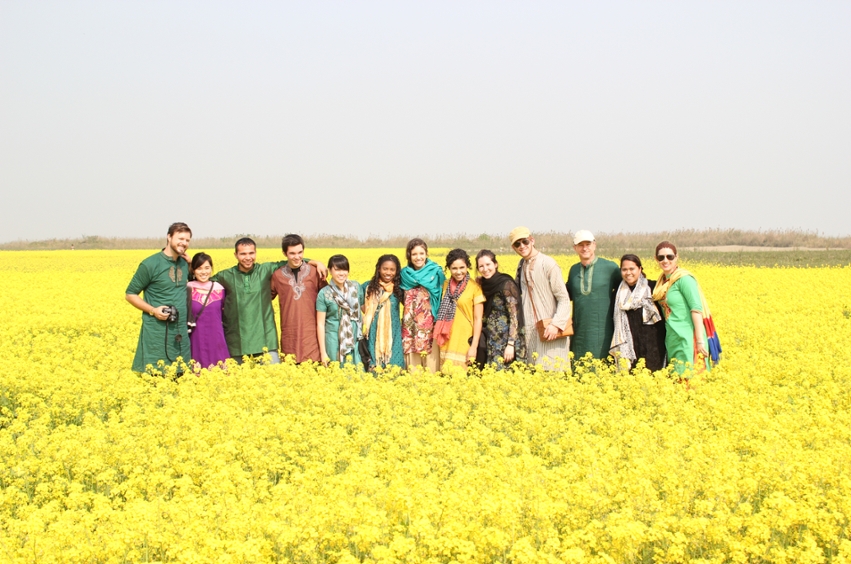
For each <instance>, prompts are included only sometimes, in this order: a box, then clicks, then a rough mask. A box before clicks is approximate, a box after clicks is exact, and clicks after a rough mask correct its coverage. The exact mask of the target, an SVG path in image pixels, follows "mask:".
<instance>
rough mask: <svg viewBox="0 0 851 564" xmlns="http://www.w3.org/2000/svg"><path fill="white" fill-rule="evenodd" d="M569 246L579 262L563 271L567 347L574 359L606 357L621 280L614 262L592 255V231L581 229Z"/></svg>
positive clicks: (619, 272)
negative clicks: (568, 303)
mask: <svg viewBox="0 0 851 564" xmlns="http://www.w3.org/2000/svg"><path fill="white" fill-rule="evenodd" d="M573 249H574V250H575V251H576V254H577V255H579V263H578V264H574V265H573V266H571V267H570V272H568V274H567V292H568V294H570V299H571V300H573V338H572V339H571V340H570V350H571V352H573V358H574V360H578V359H580V358H582V357H583V356H585V354H586V353H589V352H590V353H591V356H593V357H594V358H606V357H607V356H609V348H610V347H611V346H612V335H613V334H614V332H615V323H614V318H613V314H614V307H615V293H616V292H617V291H618V286H620V283H621V271H620V268H619V267H618V265H617V264H615V263H613V262H612V261H610V260H606V259H603V258H599V257H597V256H596V252H597V242H596V241H595V240H594V234H593V233H591V232H590V231H587V230H585V229H583V230H581V231H577V232H576V235H574V236H573Z"/></svg>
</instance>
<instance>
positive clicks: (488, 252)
mask: <svg viewBox="0 0 851 564" xmlns="http://www.w3.org/2000/svg"><path fill="white" fill-rule="evenodd" d="M482 257H488V258H489V259H491V261H493V263H494V264H495V265H496V269H497V270H499V263H498V262H497V261H496V255H495V254H493V251H491V250H490V249H482V250H481V251H479V252H478V254H476V268H478V267H479V259H480V258H482Z"/></svg>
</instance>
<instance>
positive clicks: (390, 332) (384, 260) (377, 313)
mask: <svg viewBox="0 0 851 564" xmlns="http://www.w3.org/2000/svg"><path fill="white" fill-rule="evenodd" d="M401 270H402V265H401V263H400V262H399V258H398V257H397V256H396V255H381V256H380V257H379V258H378V262H377V263H376V264H375V275H374V276H373V277H372V280H369V281H367V282H364V283H363V288H362V289H363V292H364V306H363V310H364V332H365V333H366V335H367V343H368V347H369V354H370V356H371V357H372V363H371V366H370V369H372V368H376V367H381V368H386V367H387V366H398V367H400V368H405V350H404V348H403V347H402V320H401V317H400V315H399V310H400V307H401V304H402V303H403V302H404V300H405V292H404V291H403V290H402V288H401V283H402V278H401Z"/></svg>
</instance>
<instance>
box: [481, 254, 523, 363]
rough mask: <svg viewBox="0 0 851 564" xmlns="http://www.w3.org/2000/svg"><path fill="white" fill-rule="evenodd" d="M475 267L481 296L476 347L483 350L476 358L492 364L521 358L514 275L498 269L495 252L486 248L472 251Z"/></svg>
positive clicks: (520, 318) (519, 312)
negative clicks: (481, 324)
mask: <svg viewBox="0 0 851 564" xmlns="http://www.w3.org/2000/svg"><path fill="white" fill-rule="evenodd" d="M476 267H477V269H478V271H479V274H481V275H482V277H481V278H479V285H480V286H481V287H482V293H483V294H484V296H485V307H484V313H483V320H484V321H483V323H484V328H483V329H482V337H481V340H480V342H479V343H480V344H479V351H482V349H483V348H484V349H485V350H486V353H485V355H484V356H485V358H478V359H477V360H478V361H479V362H480V363H482V364H485V363H486V364H496V365H497V367H503V366H507V365H509V364H511V363H512V362H514V361H515V360H519V361H521V362H522V361H525V360H526V335H525V329H524V327H523V325H524V321H523V305H522V304H521V302H520V290H519V288H518V287H517V284H516V283H515V282H514V278H512V277H511V276H509V275H508V274H505V273H503V272H500V271H499V263H497V261H496V255H495V254H494V253H493V252H492V251H489V250H487V249H482V250H481V251H479V254H477V255H476ZM482 341H484V342H485V343H486V346H485V347H482V346H481V342H482ZM481 356H482V353H481V352H480V353H479V357H481Z"/></svg>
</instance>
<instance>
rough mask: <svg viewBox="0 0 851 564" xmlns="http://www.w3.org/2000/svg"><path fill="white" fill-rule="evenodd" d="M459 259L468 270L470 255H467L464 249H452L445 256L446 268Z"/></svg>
mask: <svg viewBox="0 0 851 564" xmlns="http://www.w3.org/2000/svg"><path fill="white" fill-rule="evenodd" d="M458 259H461V260H463V261H464V264H466V265H467V268H470V255H468V254H467V251H465V250H464V249H452V250H451V251H449V253H448V254H447V255H446V268H449V267H450V266H452V263H453V262H455V261H456V260H458Z"/></svg>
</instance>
